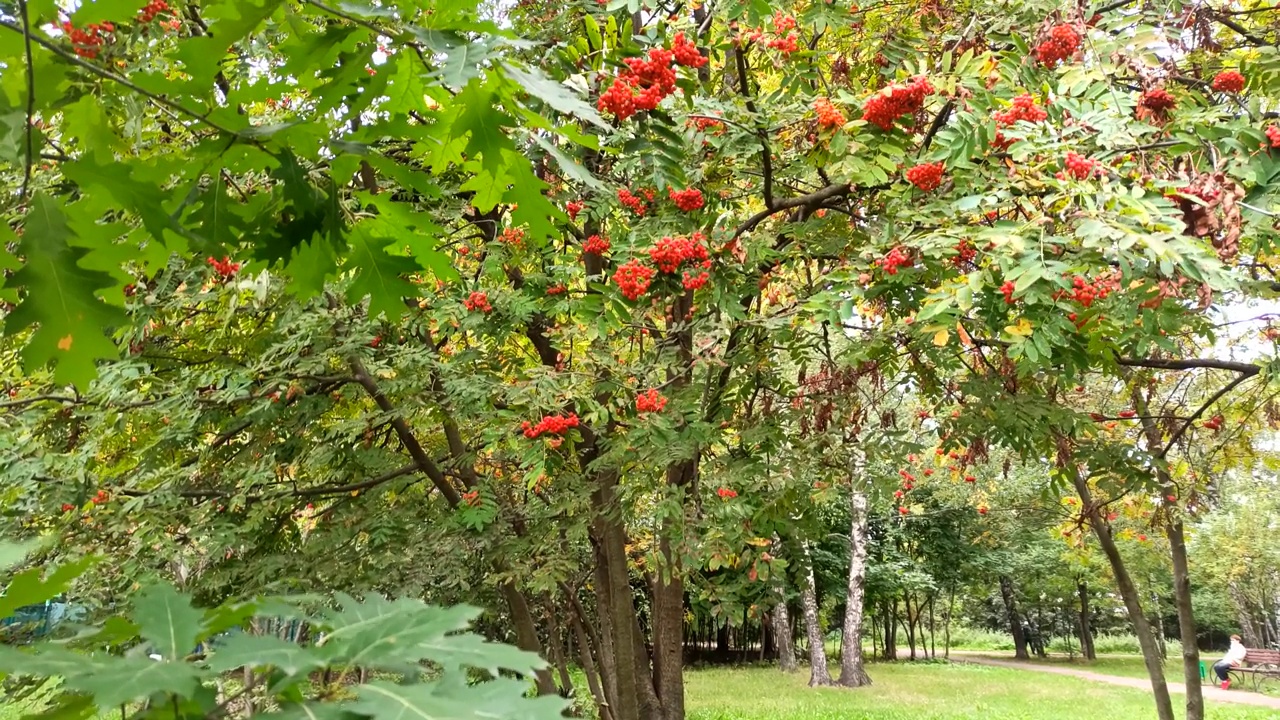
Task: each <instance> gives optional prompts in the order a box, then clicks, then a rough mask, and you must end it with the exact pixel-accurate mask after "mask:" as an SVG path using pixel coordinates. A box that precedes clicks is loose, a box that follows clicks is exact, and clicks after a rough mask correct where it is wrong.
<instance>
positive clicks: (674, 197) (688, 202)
mask: <svg viewBox="0 0 1280 720" xmlns="http://www.w3.org/2000/svg"><path fill="white" fill-rule="evenodd" d="M667 197H670V198H671V201H672V202H674V203H675V204H676V207H678V208H680V209H681V210H683V211H685V212H693V211H694V210H697V209H699V208H701V207H702V205H703V201H702V191H701V190H699V189H698V188H688V189H686V190H676V189H675V188H667Z"/></svg>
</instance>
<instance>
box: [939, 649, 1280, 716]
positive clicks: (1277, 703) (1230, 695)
mask: <svg viewBox="0 0 1280 720" xmlns="http://www.w3.org/2000/svg"><path fill="white" fill-rule="evenodd" d="M953 655H954V656H955V657H953V658H952V660H953V661H954V662H961V663H973V664H976V665H986V666H988V667H1001V668H1010V669H1015V670H1030V671H1032V672H1042V673H1052V674H1054V675H1068V676H1071V677H1077V678H1081V679H1082V680H1090V681H1093V682H1100V683H1108V684H1111V685H1119V686H1121V687H1129V688H1134V689H1135V690H1145V691H1147V692H1150V691H1151V683H1150V682H1148V681H1147V680H1145V679H1140V678H1132V677H1122V676H1120V675H1108V674H1105V673H1099V672H1092V671H1090V670H1078V669H1076V668H1067V667H1060V666H1056V665H1046V664H1040V663H1031V662H1022V661H1020V660H1003V659H997V658H993V657H989V656H986V655H970V654H968V653H953ZM1169 692H1172V693H1177V694H1180V695H1181V694H1185V693H1186V692H1187V688H1186V687H1185V686H1184V685H1183V684H1182V683H1180V682H1172V681H1170V682H1169ZM1202 692H1203V693H1204V698H1205V700H1208V701H1211V702H1215V703H1235V704H1238V705H1253V706H1255V707H1265V708H1272V709H1274V710H1280V698H1275V697H1269V696H1267V695H1262V694H1259V693H1255V692H1248V691H1245V690H1222V689H1220V688H1217V687H1214V686H1212V685H1205V686H1204V687H1203V688H1202Z"/></svg>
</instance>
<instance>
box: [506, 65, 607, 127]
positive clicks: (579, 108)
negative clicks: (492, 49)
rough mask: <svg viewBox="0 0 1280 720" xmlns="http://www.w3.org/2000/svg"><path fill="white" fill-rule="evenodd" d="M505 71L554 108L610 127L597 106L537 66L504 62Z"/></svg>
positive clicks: (529, 91)
mask: <svg viewBox="0 0 1280 720" xmlns="http://www.w3.org/2000/svg"><path fill="white" fill-rule="evenodd" d="M502 67H503V71H504V72H506V74H507V76H508V77H510V78H511V79H512V80H514V81H515V82H516V83H517V84H518V85H519V86H520V87H521V88H522V89H523V90H524V91H525V92H527V93H529V94H530V95H533V96H534V97H536V98H538V99H539V100H541V101H542V102H544V103H546V104H547V105H550V106H551V107H552V108H553V109H555V110H558V111H560V112H562V113H565V114H567V115H572V116H574V117H576V118H578V119H579V120H586V121H587V122H589V123H591V124H592V125H595V126H596V127H599V128H604V129H608V127H609V124H608V123H606V122H605V121H604V118H602V117H600V113H599V112H597V111H596V109H595V108H593V107H591V106H590V105H588V104H587V103H586V102H585V101H583V100H582V98H580V97H578V95H577V94H576V93H575V92H574V91H573V90H571V89H569V87H568V86H567V85H564V84H563V83H558V82H556V81H554V80H552V79H551V78H549V77H547V76H546V75H544V74H543V73H542V71H541V70H538V69H537V68H534V67H530V68H529V69H528V70H522V69H520V68H518V67H516V66H515V65H513V64H511V63H505V64H503V66H502Z"/></svg>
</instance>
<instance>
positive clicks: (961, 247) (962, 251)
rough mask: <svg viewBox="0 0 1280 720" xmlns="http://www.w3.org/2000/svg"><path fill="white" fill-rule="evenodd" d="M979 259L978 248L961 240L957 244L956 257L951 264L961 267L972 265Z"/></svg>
mask: <svg viewBox="0 0 1280 720" xmlns="http://www.w3.org/2000/svg"><path fill="white" fill-rule="evenodd" d="M977 257H978V248H976V247H974V245H973V243H971V242H969V241H968V240H961V241H960V242H959V243H957V244H956V256H955V257H953V258H951V264H953V265H955V266H956V267H961V266H963V265H965V264H966V263H971V262H973V261H974V259H975V258H977Z"/></svg>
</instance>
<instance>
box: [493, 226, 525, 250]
mask: <svg viewBox="0 0 1280 720" xmlns="http://www.w3.org/2000/svg"><path fill="white" fill-rule="evenodd" d="M498 241H499V242H502V243H504V244H507V245H510V246H512V247H520V246H521V245H523V244H524V230H523V229H522V228H507V229H505V230H503V231H502V234H501V235H499V236H498Z"/></svg>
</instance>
